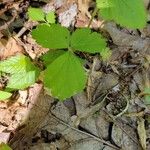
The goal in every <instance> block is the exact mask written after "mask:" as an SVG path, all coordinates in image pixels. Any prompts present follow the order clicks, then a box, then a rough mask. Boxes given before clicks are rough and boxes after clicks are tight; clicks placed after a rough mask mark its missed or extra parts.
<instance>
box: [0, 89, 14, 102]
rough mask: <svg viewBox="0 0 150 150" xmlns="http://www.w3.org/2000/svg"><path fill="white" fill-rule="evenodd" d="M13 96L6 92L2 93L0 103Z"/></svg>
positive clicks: (0, 92) (0, 93)
mask: <svg viewBox="0 0 150 150" xmlns="http://www.w3.org/2000/svg"><path fill="white" fill-rule="evenodd" d="M11 96H12V94H11V93H9V92H5V91H0V101H1V100H6V99H8V98H10V97H11Z"/></svg>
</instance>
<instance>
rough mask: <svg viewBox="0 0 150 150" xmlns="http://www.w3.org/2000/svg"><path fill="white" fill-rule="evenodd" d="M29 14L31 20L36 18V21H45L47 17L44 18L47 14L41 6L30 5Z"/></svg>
mask: <svg viewBox="0 0 150 150" xmlns="http://www.w3.org/2000/svg"><path fill="white" fill-rule="evenodd" d="M28 16H29V18H30V19H31V20H34V21H45V19H44V17H45V14H44V12H43V10H42V9H40V8H32V7H30V8H29V9H28Z"/></svg>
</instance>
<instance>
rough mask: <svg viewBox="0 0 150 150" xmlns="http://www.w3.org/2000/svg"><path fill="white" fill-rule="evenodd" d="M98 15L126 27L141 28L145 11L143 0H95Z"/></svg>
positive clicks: (144, 18)
mask: <svg viewBox="0 0 150 150" xmlns="http://www.w3.org/2000/svg"><path fill="white" fill-rule="evenodd" d="M97 7H98V8H99V9H100V16H102V17H103V18H104V19H107V20H114V21H115V22H116V23H118V24H120V25H122V26H125V27H128V28H133V29H134V28H135V29H136V28H143V27H145V25H146V11H145V8H144V4H143V0H97Z"/></svg>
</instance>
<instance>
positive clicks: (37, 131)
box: [0, 0, 150, 150]
mask: <svg viewBox="0 0 150 150" xmlns="http://www.w3.org/2000/svg"><path fill="white" fill-rule="evenodd" d="M144 2H145V7H146V9H147V11H148V13H149V14H148V17H149V18H148V19H149V21H148V23H147V26H146V27H145V28H144V29H142V30H129V29H127V28H122V27H120V26H119V25H116V24H115V23H114V22H104V21H103V20H102V19H97V16H96V17H95V18H94V19H93V20H92V22H91V25H90V28H92V29H93V30H95V31H97V32H101V33H102V34H103V36H104V37H105V38H107V39H108V46H109V47H110V49H111V51H112V55H111V57H110V59H109V60H108V61H106V62H103V61H101V59H99V57H98V56H97V55H93V56H88V55H87V56H86V57H87V60H86V62H87V63H86V65H85V67H86V70H87V72H88V74H89V78H88V82H87V86H86V89H85V90H84V91H83V92H82V93H79V94H77V95H75V96H73V97H71V98H70V99H68V100H66V101H64V102H61V101H58V100H57V99H54V98H52V97H50V96H48V95H47V94H46V93H45V90H44V88H43V84H42V83H41V82H40V81H39V82H37V83H35V84H34V85H33V86H31V87H29V88H28V89H27V90H24V91H21V90H19V91H18V92H16V93H14V95H13V97H12V99H11V100H9V101H5V102H3V101H0V142H5V143H9V145H10V146H11V148H12V149H13V150H85V149H86V150H150V106H149V105H150V101H149V102H148V101H146V99H145V96H144V95H143V91H144V89H145V88H146V87H150V67H149V65H150V1H149V0H144ZM29 6H32V7H41V8H43V10H45V11H52V10H53V11H55V13H56V20H57V22H59V23H60V24H61V25H62V26H65V27H68V28H70V29H74V28H79V27H87V26H88V24H89V22H90V19H91V14H92V12H93V11H94V8H95V2H94V1H92V0H29V1H28V0H18V1H15V0H0V60H4V59H6V58H9V57H11V56H14V55H16V54H18V53H23V54H25V55H27V56H29V57H31V58H32V59H33V60H37V59H38V58H39V56H41V55H42V54H43V53H45V52H46V51H47V49H44V48H42V47H41V46H39V45H38V44H36V42H35V41H34V40H33V39H32V37H31V34H30V31H31V29H32V28H33V27H34V26H35V25H36V24H37V23H36V22H31V21H29V20H28V16H27V13H26V12H27V10H28V7H29ZM5 83H6V81H5V79H3V78H0V89H1V88H2V87H3V86H4V85H5ZM62 88H63V87H62Z"/></svg>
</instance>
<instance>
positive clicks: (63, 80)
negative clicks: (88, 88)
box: [44, 51, 87, 100]
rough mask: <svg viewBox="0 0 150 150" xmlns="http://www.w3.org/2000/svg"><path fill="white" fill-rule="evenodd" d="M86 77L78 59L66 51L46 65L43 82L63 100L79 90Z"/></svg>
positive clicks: (55, 95)
mask: <svg viewBox="0 0 150 150" xmlns="http://www.w3.org/2000/svg"><path fill="white" fill-rule="evenodd" d="M86 79H87V77H86V74H85V71H84V69H83V67H82V65H81V63H80V60H79V59H78V58H77V57H76V56H75V55H74V54H73V53H71V52H70V51H67V52H65V53H64V54H63V55H61V56H59V57H58V58H57V59H55V60H54V61H53V62H52V63H51V64H50V65H49V66H48V67H47V69H46V70H45V77H44V84H45V86H46V87H47V88H48V89H50V90H51V93H52V95H53V96H54V97H56V98H58V99H60V100H64V99H66V98H69V97H71V96H72V95H74V94H76V93H78V92H81V91H82V90H83V89H84V87H85V84H86Z"/></svg>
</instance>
